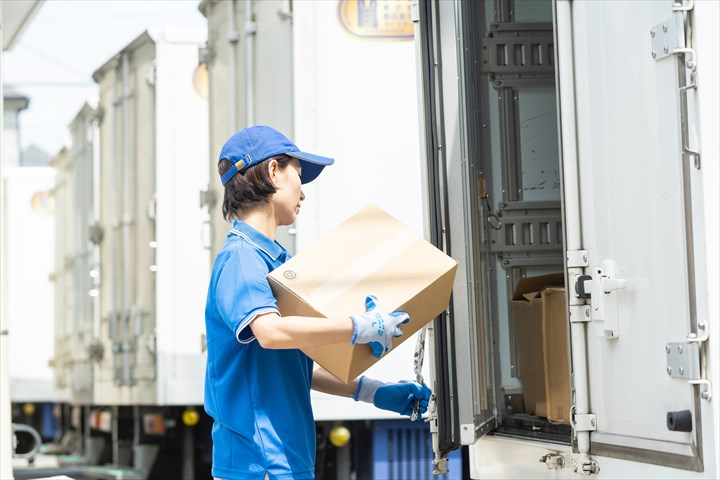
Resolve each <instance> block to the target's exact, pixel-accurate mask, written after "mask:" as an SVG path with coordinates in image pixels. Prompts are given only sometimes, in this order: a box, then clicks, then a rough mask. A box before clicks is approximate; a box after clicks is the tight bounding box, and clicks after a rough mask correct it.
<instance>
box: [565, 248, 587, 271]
mask: <svg viewBox="0 0 720 480" xmlns="http://www.w3.org/2000/svg"><path fill="white" fill-rule="evenodd" d="M589 261H590V253H588V251H587V250H568V251H567V267H568V268H582V267H587V266H588V265H590V263H588V262H589Z"/></svg>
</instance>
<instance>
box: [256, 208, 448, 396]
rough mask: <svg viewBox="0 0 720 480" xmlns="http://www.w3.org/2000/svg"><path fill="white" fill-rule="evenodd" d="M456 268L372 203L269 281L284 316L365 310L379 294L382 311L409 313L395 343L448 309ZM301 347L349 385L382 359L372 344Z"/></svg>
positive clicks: (325, 314)
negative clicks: (372, 296)
mask: <svg viewBox="0 0 720 480" xmlns="http://www.w3.org/2000/svg"><path fill="white" fill-rule="evenodd" d="M456 269H457V262H456V261H455V260H453V259H452V258H450V257H448V256H447V255H445V254H444V253H443V252H442V251H440V250H438V249H437V248H436V247H434V246H433V245H432V244H430V243H428V242H426V241H425V240H424V239H422V238H421V237H419V236H418V235H416V234H415V233H414V232H413V231H412V230H410V229H409V228H408V227H406V226H405V225H403V224H402V223H401V222H400V221H398V220H397V219H395V218H394V217H392V216H391V215H389V214H388V213H386V212H385V211H383V210H382V209H380V208H378V207H377V206H374V205H369V206H367V207H365V208H364V209H362V210H360V211H359V212H358V213H356V214H355V215H353V216H352V217H350V218H349V219H347V220H346V221H345V222H343V223H341V224H340V225H339V226H337V227H335V228H334V229H332V230H331V231H329V232H328V233H327V234H325V235H324V236H323V237H322V238H320V239H319V240H317V241H316V242H314V243H313V244H312V245H309V246H307V247H305V248H304V249H303V250H302V251H301V252H299V254H298V255H296V256H295V257H293V258H291V259H290V260H288V261H287V262H286V263H284V264H283V265H282V266H280V267H278V268H277V269H275V270H274V271H272V272H270V274H269V275H268V281H269V282H270V286H271V287H272V290H273V294H274V295H275V298H276V299H277V302H278V308H279V309H280V313H281V314H282V315H283V316H287V315H302V316H309V317H325V318H328V317H348V316H350V315H352V314H356V313H362V312H364V311H365V297H366V296H367V295H371V294H372V295H375V296H376V297H377V298H378V301H379V304H380V307H381V308H383V309H384V310H386V311H388V312H393V311H403V312H406V313H408V314H409V315H410V322H409V323H407V324H405V325H403V326H402V328H403V335H402V337H399V338H396V339H394V340H393V347H395V346H397V345H398V344H400V343H402V342H403V341H405V340H407V339H408V338H409V337H410V336H411V335H412V334H413V333H415V332H416V331H418V330H419V329H420V328H422V327H423V326H424V325H425V324H427V323H428V322H430V321H431V320H432V319H434V318H435V317H436V316H437V315H439V314H440V313H442V312H443V311H444V310H445V309H446V308H447V306H448V304H449V302H450V292H451V290H452V285H453V280H454V278H455V271H456ZM348 340H349V339H348ZM304 352H305V353H306V354H307V355H308V356H310V357H311V358H312V359H313V360H315V361H316V362H317V363H319V364H320V365H322V366H323V367H325V369H327V370H328V371H329V372H331V373H332V374H333V375H335V376H336V377H338V378H339V379H341V380H343V381H345V382H349V381H352V380H353V379H354V378H356V377H357V376H358V375H360V374H362V373H363V372H364V371H365V370H367V369H368V368H370V367H371V366H372V365H373V364H375V362H377V361H378V359H377V358H375V357H374V356H373V355H372V353H371V350H370V347H368V346H367V345H350V344H349V343H342V344H334V345H327V346H323V347H315V348H308V349H305V350H304ZM380 360H382V358H381V359H380Z"/></svg>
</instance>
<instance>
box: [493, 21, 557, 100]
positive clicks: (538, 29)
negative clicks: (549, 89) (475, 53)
mask: <svg viewBox="0 0 720 480" xmlns="http://www.w3.org/2000/svg"><path fill="white" fill-rule="evenodd" d="M510 25H511V26H510ZM491 30H492V32H490V33H489V34H488V36H487V37H486V38H483V39H482V40H481V45H482V71H483V73H489V74H491V75H492V76H493V79H497V81H495V82H493V85H495V87H496V88H504V87H510V86H514V84H512V82H517V81H518V80H523V79H524V80H528V79H533V80H544V79H546V78H548V79H552V75H553V72H554V68H555V65H554V61H553V49H554V47H553V34H552V25H551V24H543V23H526V24H523V23H512V24H505V23H495V24H493V25H492V26H491ZM504 79H506V80H508V81H509V83H508V82H504V81H503V80H504Z"/></svg>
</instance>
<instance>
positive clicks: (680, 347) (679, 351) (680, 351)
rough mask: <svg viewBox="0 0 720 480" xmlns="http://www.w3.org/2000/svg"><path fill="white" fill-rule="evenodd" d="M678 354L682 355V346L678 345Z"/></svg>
mask: <svg viewBox="0 0 720 480" xmlns="http://www.w3.org/2000/svg"><path fill="white" fill-rule="evenodd" d="M678 353H682V345H678Z"/></svg>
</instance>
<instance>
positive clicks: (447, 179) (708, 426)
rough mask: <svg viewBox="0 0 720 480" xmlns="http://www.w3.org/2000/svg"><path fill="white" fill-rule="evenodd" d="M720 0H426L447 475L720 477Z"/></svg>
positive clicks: (435, 425)
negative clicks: (458, 456) (456, 469)
mask: <svg viewBox="0 0 720 480" xmlns="http://www.w3.org/2000/svg"><path fill="white" fill-rule="evenodd" d="M719 9H720V4H718V2H714V1H695V2H693V0H673V1H671V0H660V1H643V2H632V1H627V2H595V1H569V0H556V1H550V0H548V1H542V0H538V1H524V0H515V1H514V2H513V1H500V0H497V1H492V0H489V1H485V2H471V1H457V2H446V1H437V0H428V1H421V2H417V3H415V5H414V7H413V20H414V21H415V23H416V36H415V39H416V43H417V46H418V56H419V57H418V58H419V59H420V61H419V73H420V75H421V79H422V94H421V96H420V102H421V114H422V120H423V121H422V125H423V128H422V143H423V145H424V162H423V164H424V165H423V180H424V194H425V195H424V196H425V201H424V208H425V214H426V219H427V227H428V230H427V235H428V237H429V238H431V239H432V240H433V241H434V242H435V243H436V244H437V245H438V246H440V247H441V248H443V249H445V251H446V252H447V253H449V254H450V255H451V256H453V257H454V258H455V259H457V260H458V261H459V268H458V274H457V277H456V280H455V285H454V290H453V299H452V302H451V305H450V308H449V311H448V313H447V314H446V315H444V316H443V317H442V318H440V319H438V320H437V321H436V322H435V324H434V328H433V329H432V332H431V337H432V339H431V340H428V342H429V343H430V344H431V346H432V347H431V350H432V352H431V353H432V355H431V357H432V359H433V361H432V367H431V373H432V378H433V380H432V381H433V387H434V388H433V390H434V393H435V397H434V398H435V402H434V407H433V408H432V409H431V414H430V416H431V419H432V422H431V425H432V429H433V438H434V447H435V452H436V459H435V465H436V469H437V470H438V471H440V472H442V471H444V470H445V466H444V459H443V457H444V456H445V455H446V454H447V453H448V452H450V451H452V450H454V449H456V448H459V447H460V446H462V445H467V446H469V450H470V455H469V457H470V459H469V464H470V477H471V478H576V477H577V476H579V475H589V476H593V477H597V478H719V477H720V461H719V457H718V445H719V442H718V432H719V431H720V429H719V428H718V403H717V402H718V400H717V393H716V392H715V389H717V386H718V383H719V381H718V380H719V371H720V369H719V365H718V346H720V342H719V340H720V338H718V328H719V327H720V326H719V325H718V315H719V308H718V304H719V303H720V302H719V300H720V298H719V297H718V292H719V290H720V287H719V284H718V250H719V244H718V239H719V237H718V203H719V202H718V190H719V185H718V178H719V174H718V162H717V159H718V155H719V153H720V149H719V148H718V146H719V144H718V134H717V133H718V118H719V111H720V108H719V100H718V84H719V78H718V68H719V63H718V61H719V58H720V55H719V54H718V45H720V39H719V38H718V28H717V19H718V18H719V16H720V11H719ZM552 274H556V275H555V276H554V277H553V276H552ZM546 275H550V276H546ZM532 282H536V283H537V284H536V285H528V284H529V283H532ZM543 286H555V288H553V289H549V290H548V289H543V288H542V287H543ZM559 292H560V293H561V295H559V296H558V295H557V294H558V293H559ZM526 294H530V295H529V296H528V295H526ZM553 294H554V296H553ZM553 298H555V299H556V300H554V301H555V302H556V303H555V304H554V305H551V300H552V299H553ZM557 298H560V301H559V302H557ZM534 302H536V303H537V304H538V305H539V307H540V308H544V309H545V310H544V311H542V312H540V313H539V316H537V317H536V318H534V319H531V320H533V321H535V322H536V323H535V324H530V327H532V328H535V333H534V334H528V324H524V323H523V322H526V321H528V318H526V317H525V316H523V314H522V312H521V311H520V310H521V309H522V308H528V306H529V305H531V304H532V305H535V303H534ZM558 312H559V313H558ZM528 359H530V360H528ZM532 359H536V360H537V361H539V364H538V363H537V362H533V360H532ZM558 359H560V360H561V361H559V360H558ZM531 371H536V372H537V371H539V376H540V377H537V376H534V377H533V376H528V372H531ZM538 378H544V380H543V381H542V382H541V383H540V385H538V384H537V379H538Z"/></svg>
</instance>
